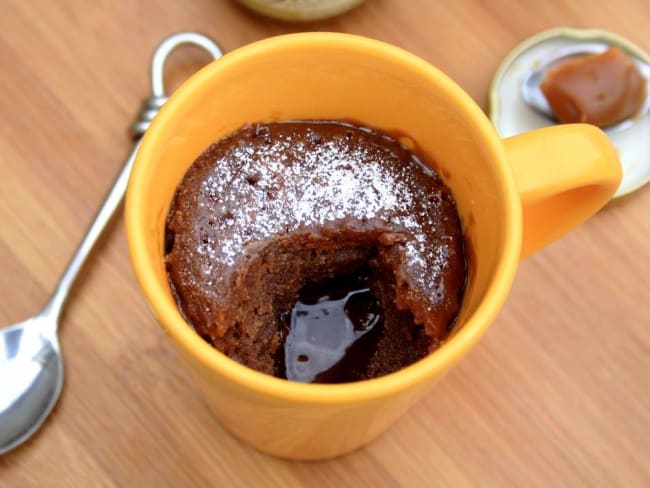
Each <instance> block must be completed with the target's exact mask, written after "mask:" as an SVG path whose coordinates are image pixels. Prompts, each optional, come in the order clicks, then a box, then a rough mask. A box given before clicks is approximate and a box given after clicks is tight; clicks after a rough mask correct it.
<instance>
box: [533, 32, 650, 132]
mask: <svg viewBox="0 0 650 488" xmlns="http://www.w3.org/2000/svg"><path fill="white" fill-rule="evenodd" d="M608 47H610V46H609V45H608V44H605V43H601V42H594V43H584V44H576V45H575V46H568V47H565V48H562V49H557V50H555V51H553V52H552V54H551V56H549V57H548V58H546V59H544V60H542V61H541V62H540V63H539V65H538V66H537V67H536V68H535V69H532V70H530V71H529V72H528V73H527V74H526V76H525V77H524V80H523V82H522V84H521V96H522V98H523V99H524V102H526V104H528V106H530V107H531V108H533V109H534V110H535V111H537V112H539V113H540V114H542V115H544V116H546V117H548V118H549V119H551V120H553V121H554V122H556V121H557V119H556V118H555V114H554V113H553V110H552V109H551V107H550V106H549V104H548V102H547V101H546V97H545V96H544V94H543V93H542V90H540V84H541V83H542V80H543V79H544V76H545V75H546V72H547V71H548V70H549V69H551V68H553V67H555V66H557V65H558V64H559V63H561V62H563V61H566V60H568V59H571V58H574V57H578V56H584V55H587V54H599V53H602V52H604V51H606V50H607V48H608ZM632 59H633V60H634V62H635V63H636V65H637V66H638V67H639V70H640V71H641V73H642V74H643V76H644V77H645V79H646V80H650V65H649V64H648V63H646V62H644V61H642V60H640V59H638V58H636V57H632ZM648 111H650V95H648V96H647V97H646V100H645V102H644V103H643V106H642V107H641V109H640V110H639V112H638V113H637V114H636V115H635V116H634V117H633V118H631V119H627V120H623V121H622V122H619V123H617V124H614V125H610V126H609V127H607V128H606V130H607V131H608V132H618V131H621V130H625V129H627V128H628V127H630V126H631V125H632V124H634V122H635V119H637V118H639V117H642V116H644V115H645V114H646V113H648Z"/></svg>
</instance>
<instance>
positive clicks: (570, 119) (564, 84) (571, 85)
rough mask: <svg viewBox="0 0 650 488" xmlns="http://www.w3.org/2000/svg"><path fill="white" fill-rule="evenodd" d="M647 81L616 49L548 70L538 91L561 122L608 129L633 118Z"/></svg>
mask: <svg viewBox="0 0 650 488" xmlns="http://www.w3.org/2000/svg"><path fill="white" fill-rule="evenodd" d="M646 84H647V81H646V79H645V78H644V77H643V75H642V74H641V72H640V71H639V68H638V67H637V66H636V64H635V63H634V61H632V59H630V57H629V56H628V55H627V54H625V53H624V52H623V51H621V50H620V49H619V48H609V49H608V50H607V51H605V52H604V53H601V54H594V55H586V56H581V57H579V58H576V59H571V60H568V61H565V62H563V63H561V64H560V65H558V66H557V67H556V68H553V69H551V70H549V71H548V72H547V73H546V75H545V77H544V79H543V80H542V83H541V85H540V88H541V90H542V93H543V94H544V96H545V97H546V100H547V101H548V104H549V105H550V107H551V109H552V110H553V113H554V114H555V116H556V117H557V119H558V120H559V121H560V122H563V123H575V122H584V123H588V124H593V125H597V126H598V127H607V126H609V125H613V124H616V123H618V122H621V121H623V120H625V119H628V118H630V117H632V116H634V115H635V114H636V113H637V112H638V111H639V109H640V108H641V106H642V105H643V102H644V100H645V97H646Z"/></svg>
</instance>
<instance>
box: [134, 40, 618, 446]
mask: <svg viewBox="0 0 650 488" xmlns="http://www.w3.org/2000/svg"><path fill="white" fill-rule="evenodd" d="M288 119H294V120H295V119H329V120H337V119H338V120H340V119H348V120H349V119H352V120H355V121H357V122H359V123H361V124H364V125H367V126H369V127H373V128H377V129H380V130H386V131H389V132H399V133H401V134H406V135H408V137H409V138H410V139H412V140H413V141H415V143H416V144H417V146H418V148H419V149H420V150H421V152H422V153H423V156H425V157H426V159H427V160H429V161H432V162H435V164H436V165H437V167H436V169H437V170H438V173H439V174H440V175H441V176H442V178H443V179H444V181H445V182H446V184H447V185H448V186H449V187H450V188H451V190H452V192H453V194H454V195H455V197H456V202H457V205H458V211H459V214H460V217H461V222H462V227H463V232H464V235H465V237H466V240H467V242H468V244H469V248H470V249H471V256H470V270H469V276H468V286H467V289H466V291H465V296H464V299H463V304H462V307H461V311H460V315H459V317H458V320H457V322H456V326H455V327H454V330H453V332H452V334H451V335H450V336H449V338H448V339H447V341H446V342H445V343H444V344H443V345H442V346H441V347H440V348H439V349H437V350H436V351H435V352H433V353H432V354H430V355H428V356H427V357H425V358H423V359H421V360H420V361H418V362H416V363H415V364H413V365H411V366H409V367H406V368H404V369H401V370H399V371H397V372H395V373H392V374H389V375H387V376H384V377H380V378H375V379H371V380H368V381H360V382H355V383H347V384H303V383H296V382H291V381H287V380H283V379H279V378H274V377H271V376H268V375H265V374H262V373H259V372H256V371H253V370H251V369H249V368H247V367H245V366H242V365H240V364H238V363H237V362H235V361H233V360H231V359H229V358H228V357H226V356H225V355H223V354H222V353H220V352H219V351H217V350H215V349H214V348H212V347H211V346H210V345H208V344H207V343H206V342H205V341H204V340H203V339H201V338H200V337H199V336H198V335H197V334H196V333H195V332H194V330H193V329H192V328H191V327H190V326H189V325H188V324H187V323H186V322H185V321H184V320H183V318H182V316H181V314H180V313H179V310H178V308H177V306H176V302H175V301H174V298H173V296H172V293H171V291H170V287H169V285H168V282H167V277H166V274H165V266H164V229H165V217H166V215H167V212H168V209H169V205H170V202H171V200H172V197H173V195H174V192H175V190H176V186H177V185H178V183H179V182H180V180H181V179H182V177H183V175H184V173H185V171H186V170H187V169H188V167H189V166H190V165H191V164H192V162H193V161H194V159H195V158H196V157H197V156H198V155H199V154H201V153H202V152H203V150H204V149H206V148H207V147H208V146H209V145H210V144H211V143H212V142H214V141H216V140H218V139H220V138H222V137H223V136H225V135H227V134H229V133H230V132H232V131H234V130H236V129H238V128H239V127H241V126H242V125H244V124H247V123H250V122H256V121H275V120H288ZM620 178H621V169H620V165H619V162H618V159H617V156H616V153H615V151H614V149H613V147H612V146H611V144H610V143H609V140H608V139H607V137H606V136H605V135H604V133H603V132H601V131H600V130H598V129H596V128H594V127H592V126H587V125H567V126H556V127H552V128H548V129H541V130H537V131H534V132H530V133H527V134H523V135H520V136H515V137H512V138H509V139H506V140H501V139H500V138H499V137H498V136H497V134H496V132H495V130H494V128H493V127H492V125H491V124H490V122H489V120H488V119H487V118H486V116H485V115H484V114H483V112H482V111H481V110H480V108H479V107H478V106H477V105H476V104H475V103H474V102H473V101H472V99H471V98H470V97H469V96H468V95H467V94H466V93H465V92H464V91H463V90H462V89H461V88H460V87H458V86H457V85H456V84H455V83H454V82H453V81H451V80H450V79H449V78H448V77H447V76H445V75H444V74H443V73H441V72H440V71H438V70H437V69H436V68H434V67H433V66H431V65H430V64H428V63H427V62H425V61H423V60H422V59H420V58H418V57H416V56H414V55H413V54H410V53H408V52H405V51H403V50H401V49H399V48H397V47H394V46H391V45H388V44H384V43H382V42H378V41H375V40H371V39H366V38H362V37H357V36H352V35H346V34H331V33H306V34H293V35H287V36H281V37H275V38H270V39H266V40H263V41H260V42H256V43H254V44H250V45H247V46H245V47H242V48H240V49H237V50H235V51H232V52H231V53H229V54H226V55H225V56H224V57H223V58H221V59H219V60H217V61H214V62H212V63H211V64H209V65H208V66H206V67H205V68H203V69H202V70H201V71H199V72H198V73H197V74H196V75H194V76H193V77H192V78H190V79H189V80H188V81H187V82H185V83H184V84H183V86H181V87H180V88H179V89H178V90H177V91H176V93H174V95H173V96H172V97H171V98H170V99H169V101H168V102H167V103H166V105H165V106H164V107H163V108H162V110H161V111H160V113H159V115H158V116H157V117H156V119H155V120H154V121H153V123H152V124H151V127H150V128H149V129H148V130H147V133H146V134H145V136H144V139H143V140H142V145H141V147H140V149H139V151H138V155H137V158H136V161H135V165H134V168H133V172H132V175H131V179H130V182H129V187H128V193H127V200H126V225H127V233H128V243H129V249H130V253H131V260H132V262H133V267H134V269H135V273H136V275H137V278H138V280H139V282H140V285H141V287H142V290H143V291H144V294H145V296H146V297H147V299H148V302H149V304H150V305H151V308H152V309H153V311H154V313H155V315H156V316H157V318H158V320H159V321H160V323H161V324H162V326H163V328H164V330H165V331H166V332H167V333H168V335H169V337H171V339H172V341H173V342H174V343H175V344H176V346H177V348H178V350H179V351H180V352H181V355H182V356H183V357H184V358H185V359H186V360H187V363H188V364H189V366H190V368H191V369H192V371H193V373H194V376H195V378H196V381H197V383H198V385H199V387H200V389H201V390H202V392H203V394H204V395H205V398H206V399H207V401H208V403H209V405H210V406H211V408H212V410H213V411H214V413H215V415H216V416H217V417H218V419H219V420H220V421H221V422H222V423H223V425H224V426H225V427H226V428H227V429H229V430H230V431H231V432H232V433H233V434H234V435H235V436H237V437H239V438H240V439H242V440H243V441H245V442H247V443H249V444H251V445H252V446H254V447H256V448H258V449H260V450H262V451H265V452H268V453H271V454H274V455H277V456H281V457H285V458H290V459H323V458H330V457H333V456H337V455H340V454H343V453H346V452H349V451H351V450H353V449H356V448H358V447H359V446H362V445H363V444H365V443H367V442H368V441H370V440H371V439H373V438H375V437H376V436H377V435H379V434H380V433H381V432H382V431H384V430H385V429H386V428H387V427H388V426H389V425H390V424H391V423H393V422H394V421H395V420H396V419H397V418H398V417H399V416H400V415H401V414H402V413H403V412H405V411H406V409H407V408H408V407H409V406H410V405H411V404H412V403H413V402H414V401H415V400H416V399H417V398H418V397H419V396H420V395H422V394H423V392H424V391H425V390H426V388H427V387H428V386H430V385H431V384H432V383H434V382H435V381H436V380H437V379H439V378H440V377H441V376H442V375H443V374H444V373H445V372H447V371H448V370H449V369H450V368H451V367H452V366H453V365H454V364H455V363H456V362H457V361H459V360H460V359H461V358H462V357H463V356H464V355H465V354H467V353H468V352H469V350H470V349H471V348H472V346H474V345H475V344H476V342H477V341H478V340H479V338H480V337H481V336H482V335H483V334H484V333H485V331H486V330H487V328H488V327H489V326H490V324H491V323H492V322H493V320H494V318H495V317H496V315H497V313H498V312H499V310H500V308H501V306H502V304H503V303H504V301H505V298H506V295H507V294H508V291H509V289H510V286H511V284H512V281H513V278H514V275H515V271H516V269H517V264H518V262H519V260H520V259H521V257H523V256H526V255H528V254H530V253H532V252H534V251H536V250H538V249H539V248H541V247H542V246H544V245H546V244H547V243H549V242H551V241H552V240H554V239H556V238H558V237H560V236H561V235H562V234H564V233H565V232H567V231H568V230H570V229H571V228H573V227H574V226H576V225H578V224H579V223H580V222H582V221H583V220H584V219H586V218H587V217H589V216H590V215H592V214H594V213H595V212H596V211H597V210H598V209H599V208H601V207H602V206H603V205H604V204H605V203H606V202H607V201H608V199H609V198H610V197H611V196H612V195H613V193H614V191H615V190H616V188H617V186H618V184H619V182H620Z"/></svg>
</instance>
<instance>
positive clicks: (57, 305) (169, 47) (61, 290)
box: [41, 32, 222, 332]
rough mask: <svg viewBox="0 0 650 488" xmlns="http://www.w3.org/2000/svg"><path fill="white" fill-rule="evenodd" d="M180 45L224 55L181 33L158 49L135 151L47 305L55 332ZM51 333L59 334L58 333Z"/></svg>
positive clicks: (135, 129)
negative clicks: (168, 61)
mask: <svg viewBox="0 0 650 488" xmlns="http://www.w3.org/2000/svg"><path fill="white" fill-rule="evenodd" d="M181 44H193V45H195V46H198V47H201V48H203V49H204V50H205V51H207V52H208V54H210V56H211V57H212V58H213V59H218V58H219V57H221V55H222V51H221V49H220V48H219V46H218V45H217V44H216V43H215V42H214V41H213V40H212V39H210V38H208V37H206V36H203V35H201V34H197V33H195V32H180V33H178V34H173V35H171V36H169V37H168V38H166V39H165V40H164V41H163V42H161V43H160V45H159V46H158V47H157V48H156V51H155V53H154V55H153V59H152V61H151V88H152V96H151V97H149V98H148V99H147V100H145V102H144V104H143V107H142V110H141V111H140V114H139V115H138V119H137V120H136V122H135V123H134V124H133V126H132V128H131V129H132V133H133V135H134V138H135V139H136V142H135V145H134V146H133V150H132V151H131V154H130V155H129V157H128V158H127V160H126V163H125V164H124V167H123V168H122V170H121V171H120V173H119V174H118V175H117V178H116V179H115V183H113V187H112V188H111V190H110V191H109V192H108V195H106V198H105V199H104V202H103V203H102V206H101V207H100V209H99V211H98V212H97V215H96V216H95V219H94V220H93V222H92V224H91V225H90V228H89V229H88V231H87V232H86V235H85V236H84V238H83V240H82V241H81V244H80V245H79V247H78V248H77V251H76V252H75V253H74V255H73V256H72V259H71V260H70V263H69V264H68V266H67V268H66V269H65V271H64V272H63V275H62V276H61V279H60V280H59V283H58V284H57V285H56V288H55V290H54V293H52V296H51V297H50V299H49V301H48V303H47V304H46V305H45V307H44V308H43V310H42V312H41V313H42V314H44V315H49V316H51V317H52V318H53V319H54V320H51V321H50V322H51V323H52V324H54V327H55V328H56V327H58V322H59V320H58V319H59V317H60V316H61V312H62V311H63V307H64V305H65V303H66V300H67V298H68V295H69V294H70V290H71V289H72V285H73V284H74V282H75V280H76V278H77V276H79V272H80V271H81V268H82V267H83V265H84V263H85V262H86V259H87V258H88V256H89V254H90V252H91V251H92V249H93V247H94V246H95V244H97V241H98V240H99V237H100V236H101V234H102V232H103V231H104V229H105V228H106V226H107V225H108V223H109V222H110V220H111V218H112V217H113V215H114V214H115V211H116V210H117V208H118V207H119V206H120V203H121V202H122V199H123V198H124V194H125V193H126V187H127V184H128V181H129V175H130V174H131V168H132V167H133V162H134V161H135V156H136V153H137V152H138V148H139V147H140V140H139V139H140V137H142V135H143V134H144V132H145V130H146V129H147V127H149V124H150V123H151V121H152V120H153V118H154V117H155V115H156V114H157V113H158V111H159V110H160V108H161V107H162V106H163V105H164V103H165V102H166V101H167V96H166V95H165V90H164V84H163V71H164V64H165V61H166V59H167V57H168V56H169V54H170V53H171V52H172V51H173V50H174V49H175V48H176V47H178V46H180V45H181ZM52 332H56V329H55V330H53V331H52Z"/></svg>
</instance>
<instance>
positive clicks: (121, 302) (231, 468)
mask: <svg viewBox="0 0 650 488" xmlns="http://www.w3.org/2000/svg"><path fill="white" fill-rule="evenodd" d="M562 25H569V26H577V27H599V28H605V29H608V30H611V31H614V32H616V33H618V34H621V35H623V36H626V37H627V38H629V39H630V40H632V41H633V42H636V43H638V44H639V45H640V46H642V47H643V48H644V49H646V50H648V51H650V37H649V36H648V26H650V3H648V0H625V1H623V0H621V1H619V2H610V1H607V0H599V1H592V0H576V1H568V0H565V1H560V0H556V1H553V2H550V1H549V2H535V1H532V0H526V1H521V2H514V1H506V0H495V1H490V2H485V1H481V0H466V1H464V0H458V1H449V2H444V1H434V0H430V1H429V0H408V1H398V0H368V1H367V3H366V4H364V5H363V6H361V7H360V8H358V9H356V10H354V11H352V12H350V13H349V14H347V15H344V16H342V17H339V18H336V19H333V20H329V21H326V22H319V23H313V24H304V25H291V24H283V23H278V22H273V21H270V20H267V19H265V18H262V17H258V16H255V15H252V14H249V13H248V12H247V11H246V10H244V9H242V8H241V7H239V6H238V5H237V4H235V3H234V2H233V1H228V0H184V1H182V2H174V1H165V2H161V1H141V2H85V1H82V0H65V1H63V0H61V1H56V2H54V1H47V0H27V1H26V0H15V1H9V0H2V1H1V2H0V67H1V70H0V114H1V117H0V236H1V237H0V296H2V299H1V300H0V323H2V324H10V323H13V322H16V321H19V320H22V319H24V318H26V317H28V316H29V315H31V314H33V313H34V312H35V311H36V310H37V309H38V308H39V307H40V306H41V305H42V304H43V303H44V302H45V300H46V299H47V297H48V294H49V292H50V291H51V290H52V288H53V286H54V284H55V282H56V280H57V278H58V276H59V273H60V272H61V271H62V269H63V266H64V264H65V263H66V262H67V260H68V258H69V257H70V255H71V253H72V252H73V250H74V248H75V246H76V245H77V243H78V241H79V239H80V238H81V236H82V235H83V233H84V231H85V229H86V226H87V225H88V223H89V222H90V220H91V218H92V217H93V215H94V213H95V210H96V208H97V206H98V205H99V203H100V202H101V200H102V199H103V196H104V194H105V192H106V190H107V189H108V187H109V185H110V184H111V182H112V180H113V176H114V175H115V174H116V172H117V170H118V168H119V167H120V166H121V164H122V161H123V158H124V157H125V156H126V155H127V152H128V151H129V150H130V146H131V142H130V140H129V137H128V136H127V127H128V126H129V124H130V123H131V122H132V121H133V119H134V116H135V114H136V112H137V110H138V109H139V105H140V102H141V100H142V99H143V98H145V97H146V96H148V94H149V86H148V83H149V80H148V69H149V68H148V65H149V61H150V57H151V54H152V52H153V49H154V47H155V45H156V44H157V43H158V42H159V41H160V40H161V39H162V38H164V37H165V36H167V35H168V34H170V33H172V32H175V31H179V30H186V29H192V30H197V31H201V32H204V33H207V34H209V35H211V36H213V37H215V38H216V39H218V40H219V41H220V42H221V44H222V45H223V47H224V48H225V49H226V50H229V49H233V48H235V47H237V46H240V45H242V44H246V43H249V42H251V41H254V40H257V39H261V38H264V37H267V36H271V35H276V34H282V33H287V32H294V31H300V30H331V31H344V32H352V33H357V34H363V35H366V36H370V37H375V38H379V39H382V40H385V41H388V42H391V43H394V44H397V45H399V46H401V47H404V48H406V49H408V50H410V51H412V52H414V53H416V54H418V55H419V56H421V57H423V58H424V59H426V60H428V61H430V62H432V63H433V64H435V65H437V66H439V67H440V68H442V69H443V70H444V71H446V72H447V73H449V74H450V75H451V77H453V78H454V79H455V80H456V81H457V82H458V83H459V84H460V85H461V86H463V87H464V88H465V89H466V90H467V91H468V92H469V93H470V94H471V95H472V97H474V99H476V100H477V102H478V103H479V104H480V105H481V106H482V107H484V108H487V90H488V85H489V82H490V79H491V77H492V75H493V73H494V71H495V69H496V68H497V66H498V64H499V63H500V61H501V59H502V58H503V57H504V56H505V55H506V53H507V52H508V51H509V50H510V49H512V48H513V47H514V46H515V45H516V44H517V43H519V42H520V41H521V40H523V39H524V38H526V37H527V36H529V35H531V34H533V33H535V32H538V31H541V30H544V29H547V28H551V27H555V26H562ZM205 59H206V58H205V57H204V55H203V54H202V53H201V52H200V51H198V50H193V49H191V48H190V49H186V50H185V51H183V52H182V53H177V54H175V55H174V57H173V60H172V65H173V67H172V69H171V70H170V71H171V76H172V78H173V81H172V83H176V84H178V83H179V82H180V81H181V80H182V79H184V77H185V76H187V75H188V74H189V73H191V72H192V71H194V70H195V69H197V68H198V67H199V66H200V65H201V64H202V63H203V62H204V61H205ZM649 209H650V186H647V187H645V188H644V189H642V190H640V191H638V192H636V193H634V194H633V195H631V196H629V197H627V198H624V199H620V200H618V201H616V202H613V203H612V204H610V205H609V206H608V207H607V208H605V209H604V210H603V211H602V212H601V213H600V214H599V215H598V216H597V217H596V218H593V219H592V220H590V221H589V222H588V223H586V224H585V225H582V226H581V227H580V228H579V229H577V230H575V231H574V232H572V233H571V234H570V235H568V236H566V237H564V238H563V239H562V240H561V241H559V242H557V243H555V244H553V245H551V246H550V247H548V248H547V249H545V250H543V251H542V252H540V253H539V254H537V255H535V256H534V257H532V258H530V259H528V260H526V261H525V262H524V263H522V265H521V268H520V270H519V273H518V276H517V279H516V282H515V285H514V288H513V291H512V294H511V296H510V298H509V300H508V302H507V304H506V306H505V307H504V309H503V312H502V313H501V315H500V316H499V318H498V320H497V322H496V323H495V326H494V327H493V328H492V329H491V331H490V332H489V333H488V335H487V336H486V337H485V339H484V340H483V341H482V342H481V344H480V345H479V346H478V347H477V348H476V349H475V351H474V352H473V353H472V354H471V355H470V356H469V357H468V358H467V359H466V360H465V361H464V362H462V363H461V364H460V366H458V367H457V368H456V369H455V370H453V371H452V372H451V373H450V374H449V375H448V376H447V377H446V378H445V379H444V380H443V381H442V382H441V383H440V384H439V385H438V386H437V387H436V388H434V389H433V390H432V391H431V393H430V394H429V395H428V396H426V398H424V400H423V401H422V402H421V403H419V404H418V405H417V406H416V407H415V408H413V409H412V410H411V411H410V412H409V413H408V414H407V415H406V416H405V417H404V418H403V419H402V420H400V421H399V422H398V423H397V424H396V425H395V426H394V427H393V428H392V429H391V430H390V431H388V432H387V433H386V434H385V435H383V436H382V437H381V438H380V439H379V440H377V441H376V442H374V443H373V444H371V445H369V446H368V447H366V448H364V449H361V450H360V451H357V452H355V453H353V454H351V455H349V456H347V457H344V458H341V459H337V460H333V461H328V462H318V463H292V462H285V461H281V460H278V459H274V458H271V457H268V456H266V455H263V454H260V453H258V452H256V451H254V450H252V449H250V448H248V447H247V446H245V445H242V444H241V443H239V442H238V441H236V440H235V439H233V438H232V437H231V436H230V435H229V434H228V433H227V432H226V431H225V430H224V429H223V428H222V427H221V426H220V425H219V424H218V423H217V422H216V421H215V420H214V419H213V417H212V416H211V414H210V412H209V411H208V409H207V407H206V406H205V404H204V403H203V402H202V400H201V398H200V397H199V395H198V394H197V392H196V391H195V389H194V387H193V385H192V382H191V380H190V377H189V375H188V372H187V371H186V369H185V368H184V366H183V365H182V364H180V361H179V359H178V358H177V356H176V354H175V352H174V350H173V348H172V345H171V343H170V342H169V341H168V340H167V338H166V337H165V335H164V334H163V332H162V331H161V329H160V328H159V327H158V326H157V325H156V322H155V321H154V319H153V317H152V315H151V314H150V313H149V310H148V307H147V305H146V303H145V300H144V298H143V297H142V295H141V293H140V291H139V289H138V287H137V285H136V282H135V279H134V276H133V274H132V272H131V267H130V265H129V260H128V256H127V250H126V244H125V236H124V225H123V221H122V218H121V217H120V218H117V219H116V220H115V222H114V223H113V225H112V226H111V228H110V229H109V231H108V233H107V235H106V236H105V238H104V240H103V241H102V244H101V245H100V246H99V249H97V252H96V253H95V254H94V257H93V258H92V260H91V263H90V265H89V266H88V267H87V269H86V272H85V273H84V274H83V276H82V278H81V280H80V282H79V283H78V284H77V285H78V286H77V287H76V288H75V290H76V292H75V293H74V294H73V296H72V297H71V300H70V303H69V307H68V308H67V311H66V313H65V315H64V317H63V325H62V329H61V343H62V347H63V351H64V352H65V361H66V362H65V365H66V384H65V389H64V394H63V396H62V398H61V400H60V402H59V404H58V407H57V408H56V410H55V412H54V414H53V416H52V417H51V419H50V420H49V422H47V424H46V425H45V428H44V429H43V430H42V432H41V433H40V434H39V435H37V436H36V437H35V438H34V439H33V440H32V441H30V442H28V443H27V444H26V445H24V446H22V447H21V448H19V449H17V450H16V451H14V452H12V453H9V454H7V455H5V456H3V457H2V458H0V485H1V486H16V487H26V486H39V487H40V486H81V487H87V486H137V487H142V486H157V487H162V486H208V485H213V486H231V485H232V486H337V487H338V486H361V485H363V484H366V485H368V486H398V485H403V486H436V485H452V486H466V485H467V486H471V485H484V486H504V485H519V486H530V485H541V486H558V485H570V486H579V485H600V486H613V485H618V486H626V487H629V486H648V485H650V210H649ZM1 380H2V379H1V378H0V381H1Z"/></svg>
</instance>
